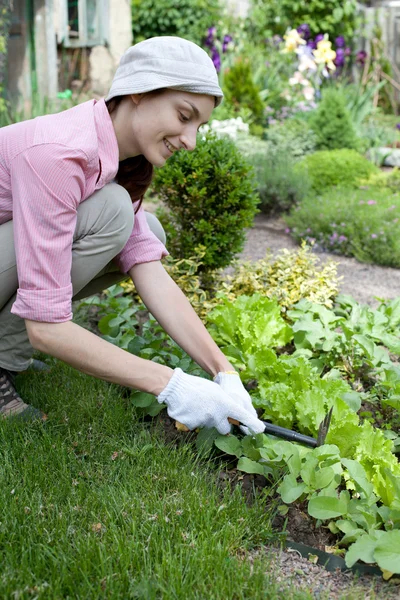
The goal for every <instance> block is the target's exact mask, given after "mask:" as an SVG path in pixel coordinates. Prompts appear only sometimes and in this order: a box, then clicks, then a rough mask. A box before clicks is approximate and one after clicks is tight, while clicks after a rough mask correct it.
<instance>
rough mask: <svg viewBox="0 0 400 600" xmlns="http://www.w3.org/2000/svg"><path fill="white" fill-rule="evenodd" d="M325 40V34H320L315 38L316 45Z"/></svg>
mask: <svg viewBox="0 0 400 600" xmlns="http://www.w3.org/2000/svg"><path fill="white" fill-rule="evenodd" d="M323 39H324V34H323V33H319V34H318V35H316V36H315V43H316V44H318V42H320V41H321V40H323Z"/></svg>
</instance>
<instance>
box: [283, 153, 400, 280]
mask: <svg viewBox="0 0 400 600" xmlns="http://www.w3.org/2000/svg"><path fill="white" fill-rule="evenodd" d="M342 152H343V151H342ZM327 154H331V153H327ZM314 156H315V155H314ZM311 158H313V157H311ZM314 174H315V176H316V173H315V171H314ZM354 175H355V174H354ZM321 176H322V177H323V174H321ZM338 176H339V173H338ZM316 181H317V180H316ZM319 183H320V184H321V183H324V182H319ZM326 183H327V182H326ZM285 221H286V223H287V224H288V225H289V227H290V228H291V234H292V235H293V236H294V238H295V239H297V240H302V239H306V240H308V241H312V242H315V243H316V244H318V246H319V247H320V248H323V249H326V250H329V251H331V252H335V253H337V254H343V255H345V256H355V257H356V258H357V259H358V260H359V261H361V262H368V263H374V264H380V265H387V266H389V267H396V268H399V267H400V195H399V193H393V192H392V191H391V190H389V189H387V188H381V189H379V188H377V187H374V188H371V189H366V190H365V189H360V190H348V189H336V190H328V191H326V193H325V194H323V195H321V196H318V197H317V198H312V197H309V198H306V200H304V201H303V203H302V204H301V206H299V207H297V209H295V210H294V211H292V212H291V214H290V215H289V216H285Z"/></svg>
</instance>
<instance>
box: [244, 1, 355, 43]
mask: <svg viewBox="0 0 400 600" xmlns="http://www.w3.org/2000/svg"><path fill="white" fill-rule="evenodd" d="M356 12H357V3H356V2H355V0H345V1H344V2H343V1H341V0H328V1H326V2H321V0H309V1H308V2H302V0H252V9H251V11H250V13H249V15H248V19H247V27H248V30H249V35H250V37H251V39H252V40H253V42H254V41H260V42H262V41H263V40H264V39H265V38H266V37H271V36H272V35H274V34H280V35H283V34H284V33H285V31H286V30H287V29H288V28H289V27H290V28H293V27H294V28H296V27H298V26H299V25H302V24H303V23H308V25H309V26H310V30H311V33H312V35H314V36H315V35H317V34H318V33H321V32H323V33H328V34H329V37H330V39H331V40H334V39H335V37H336V36H339V35H343V36H345V38H346V39H347V40H348V41H349V42H351V41H352V39H353V37H354V33H355V30H356V27H357V20H356Z"/></svg>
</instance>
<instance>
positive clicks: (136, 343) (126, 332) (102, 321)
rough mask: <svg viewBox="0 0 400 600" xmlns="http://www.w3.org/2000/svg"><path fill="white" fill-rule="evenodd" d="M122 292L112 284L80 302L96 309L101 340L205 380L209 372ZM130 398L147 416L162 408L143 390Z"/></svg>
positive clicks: (117, 286) (141, 305)
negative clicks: (100, 293)
mask: <svg viewBox="0 0 400 600" xmlns="http://www.w3.org/2000/svg"><path fill="white" fill-rule="evenodd" d="M124 292H126V289H124V287H122V286H120V285H114V286H112V287H111V288H109V289H108V290H107V292H106V293H105V294H104V295H102V296H92V297H90V298H87V299H85V300H83V301H82V302H81V304H80V306H86V307H89V306H90V307H96V308H97V311H98V318H99V321H98V325H97V326H98V330H99V331H100V333H101V334H102V335H103V337H104V339H106V340H107V341H108V342H111V343H112V344H115V345H116V346H118V347H119V348H122V349H124V350H127V351H128V352H130V353H132V354H135V355H136V356H139V357H140V358H145V359H147V360H152V361H154V362H157V363H160V364H163V365H168V366H170V367H171V368H176V367H179V368H181V369H182V370H184V371H185V372H186V373H190V374H192V375H199V376H202V377H205V378H206V379H208V378H209V375H208V374H207V373H206V372H205V371H203V369H201V368H200V367H199V366H198V365H197V364H196V363H195V362H194V361H193V360H192V359H191V358H190V357H189V356H188V355H187V354H186V352H185V351H184V350H182V348H180V346H178V344H176V343H175V342H174V341H173V340H172V339H171V338H170V337H169V335H168V334H166V333H165V331H164V330H163V328H162V327H161V326H160V325H159V324H158V323H157V321H156V320H155V319H154V317H153V316H152V315H149V314H148V313H147V309H146V307H145V306H144V305H143V304H142V303H138V302H135V300H134V298H133V297H132V296H127V295H124ZM131 399H132V403H133V404H134V406H136V407H137V408H138V409H139V412H143V414H148V415H151V416H155V415H157V414H158V413H159V412H160V411H161V410H162V409H163V408H164V407H165V405H162V404H159V403H158V402H157V399H156V398H155V396H154V395H153V394H147V393H145V392H138V391H133V392H132V393H131Z"/></svg>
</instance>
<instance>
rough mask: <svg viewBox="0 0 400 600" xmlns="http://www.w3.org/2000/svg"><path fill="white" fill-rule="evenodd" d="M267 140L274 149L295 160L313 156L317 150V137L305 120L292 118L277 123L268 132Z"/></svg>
mask: <svg viewBox="0 0 400 600" xmlns="http://www.w3.org/2000/svg"><path fill="white" fill-rule="evenodd" d="M265 138H266V139H267V140H268V141H269V142H270V143H271V145H272V146H273V147H274V148H279V150H280V151H282V152H286V153H287V154H288V155H290V156H292V157H293V158H294V159H295V160H298V159H301V158H304V157H305V156H307V155H308V154H313V153H314V152H315V150H316V149H317V136H316V134H315V133H314V130H313V129H312V127H311V125H310V124H309V123H308V122H307V121H305V120H304V119H299V118H291V119H286V120H284V121H282V122H281V123H277V124H276V125H273V126H271V127H269V128H268V129H267V130H266V132H265Z"/></svg>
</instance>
